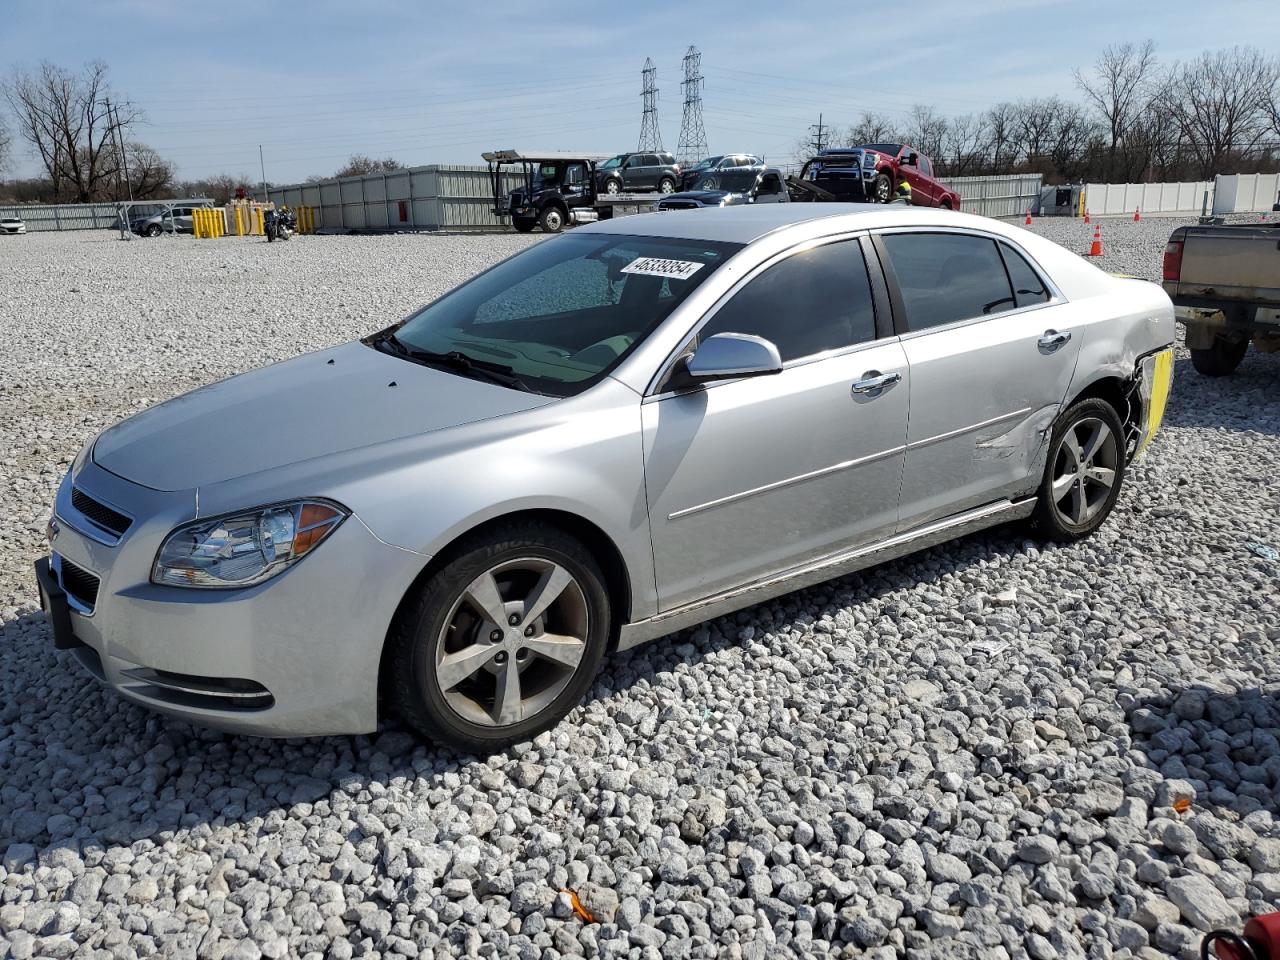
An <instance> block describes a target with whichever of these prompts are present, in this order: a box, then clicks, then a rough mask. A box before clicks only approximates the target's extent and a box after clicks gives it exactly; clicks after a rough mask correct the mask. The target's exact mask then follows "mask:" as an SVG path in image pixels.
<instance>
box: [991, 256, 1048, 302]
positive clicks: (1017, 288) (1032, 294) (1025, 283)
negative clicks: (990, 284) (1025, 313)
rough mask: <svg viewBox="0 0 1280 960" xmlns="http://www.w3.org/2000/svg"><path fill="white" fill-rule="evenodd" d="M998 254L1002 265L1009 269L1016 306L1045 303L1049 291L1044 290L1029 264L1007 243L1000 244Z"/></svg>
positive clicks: (1038, 277) (1038, 276)
mask: <svg viewBox="0 0 1280 960" xmlns="http://www.w3.org/2000/svg"><path fill="white" fill-rule="evenodd" d="M1000 253H1001V255H1002V256H1003V257H1004V265H1005V266H1006V267H1008V268H1009V279H1010V280H1012V281H1013V295H1014V297H1015V298H1016V299H1017V301H1018V306H1020V307H1029V306H1031V305H1032V304H1036V303H1045V302H1046V301H1047V300H1048V299H1049V291H1048V290H1047V289H1045V285H1044V281H1043V280H1041V279H1040V275H1039V274H1038V273H1036V272H1035V271H1034V270H1033V269H1031V264H1029V263H1027V261H1026V259H1025V258H1024V257H1023V256H1022V255H1021V254H1020V253H1018V252H1017V251H1016V250H1014V249H1013V247H1011V246H1009V245H1008V244H1007V243H1002V244H1000Z"/></svg>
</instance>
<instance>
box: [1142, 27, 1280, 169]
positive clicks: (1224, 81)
mask: <svg viewBox="0 0 1280 960" xmlns="http://www.w3.org/2000/svg"><path fill="white" fill-rule="evenodd" d="M1277 82H1280V65H1277V63H1276V61H1274V60H1271V59H1269V58H1267V57H1266V56H1264V55H1263V54H1262V52H1261V51H1260V50H1257V49H1254V48H1253V47H1232V48H1231V49H1229V50H1216V51H1213V52H1205V53H1202V54H1201V55H1200V56H1199V57H1198V58H1197V59H1195V60H1193V61H1191V62H1190V63H1187V64H1182V65H1179V66H1178V67H1177V68H1176V69H1175V71H1174V73H1173V76H1172V79H1171V81H1170V85H1169V94H1170V95H1169V97H1168V99H1167V103H1168V106H1169V109H1170V111H1171V113H1172V116H1173V118H1174V119H1175V120H1176V121H1177V123H1178V125H1179V127H1181V129H1182V133H1183V136H1184V138H1185V140H1186V144H1187V149H1188V150H1189V151H1190V154H1191V156H1192V157H1193V158H1194V160H1195V164H1196V167H1197V169H1198V173H1199V175H1200V176H1201V177H1204V178H1208V177H1211V176H1213V175H1214V174H1216V173H1229V172H1231V169H1230V167H1231V166H1233V163H1234V161H1238V160H1240V159H1242V157H1243V155H1246V154H1248V153H1250V152H1251V151H1253V150H1254V148H1255V147H1257V146H1258V145H1259V143H1260V141H1261V140H1262V138H1263V137H1264V136H1265V135H1266V134H1267V132H1268V130H1269V128H1270V126H1271V124H1270V118H1269V117H1268V116H1267V115H1266V112H1265V110H1264V104H1265V103H1266V101H1267V99H1268V98H1269V97H1270V96H1271V94H1272V92H1273V91H1274V89H1275V87H1276V84H1277Z"/></svg>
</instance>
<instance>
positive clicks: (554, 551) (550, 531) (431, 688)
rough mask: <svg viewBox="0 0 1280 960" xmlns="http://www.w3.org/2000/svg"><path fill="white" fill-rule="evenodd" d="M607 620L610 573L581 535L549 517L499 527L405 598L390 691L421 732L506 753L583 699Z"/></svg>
mask: <svg viewBox="0 0 1280 960" xmlns="http://www.w3.org/2000/svg"><path fill="white" fill-rule="evenodd" d="M610 617H611V612H610V608H609V597H608V593H607V591H606V589H605V579H604V575H603V574H602V573H601V572H600V568H599V566H598V565H597V563H596V561H595V559H594V558H593V557H592V556H591V554H590V553H589V552H588V551H587V549H586V548H585V547H584V546H582V544H581V543H579V542H578V541H577V540H575V539H574V538H572V537H570V536H569V535H567V534H565V533H563V532H562V531H560V530H558V529H557V528H555V527H551V526H547V525H545V524H541V523H533V522H528V523H520V522H517V523H512V524H508V525H504V526H501V527H497V528H494V529H492V530H490V531H487V532H483V533H480V534H478V535H476V536H474V537H472V538H471V539H470V540H468V541H466V542H464V543H463V544H462V545H461V546H460V547H459V549H458V551H457V552H456V554H455V556H454V558H453V559H452V560H451V561H450V562H449V563H448V564H447V565H446V566H445V567H443V568H442V569H441V570H439V571H438V572H437V573H436V574H435V575H434V576H433V577H431V579H430V580H428V581H427V582H426V583H424V584H422V585H421V586H420V587H419V588H418V589H417V591H416V593H414V594H413V595H411V596H410V597H409V598H408V599H407V600H406V601H405V603H404V604H403V605H402V607H401V610H400V611H399V613H397V615H396V620H395V623H394V624H393V626H392V630H391V635H390V637H389V639H388V643H389V648H388V652H387V663H386V666H385V670H386V681H387V691H388V693H389V696H390V698H391V700H392V703H393V705H394V706H395V709H396V711H397V712H398V713H399V714H400V716H401V717H403V718H404V720H405V722H406V723H408V724H409V725H410V726H412V727H413V728H414V729H415V730H417V731H418V732H419V733H421V734H422V735H423V736H426V737H430V738H431V739H433V740H438V741H441V742H444V743H447V744H449V745H451V746H453V747H456V748H459V749H462V750H470V751H475V752H479V753H484V752H489V751H493V750H499V749H502V748H503V747H505V746H507V745H509V744H512V743H515V742H518V741H520V740H526V739H528V738H530V737H533V736H536V735H537V734H538V733H540V732H542V731H543V730H546V729H548V728H549V727H552V726H554V725H555V724H556V723H558V722H559V721H560V720H561V719H562V718H563V717H564V715H565V714H566V713H568V712H569V711H570V710H571V709H573V707H574V706H575V705H577V703H578V702H579V701H580V700H581V699H582V696H583V694H585V693H586V691H587V688H588V687H589V686H590V684H591V681H592V679H593V678H594V677H595V675H596V671H597V670H598V669H599V666H600V661H601V658H602V657H603V656H604V651H605V646H606V645H607V643H608V639H609V632H610V629H611V622H610Z"/></svg>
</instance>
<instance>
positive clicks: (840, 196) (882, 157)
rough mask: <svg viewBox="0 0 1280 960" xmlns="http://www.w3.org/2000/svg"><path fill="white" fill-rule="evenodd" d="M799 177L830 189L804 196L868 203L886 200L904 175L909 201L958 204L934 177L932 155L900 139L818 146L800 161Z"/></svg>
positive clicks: (949, 206) (926, 204)
mask: <svg viewBox="0 0 1280 960" xmlns="http://www.w3.org/2000/svg"><path fill="white" fill-rule="evenodd" d="M799 179H800V182H801V184H811V185H813V186H815V187H818V188H819V189H820V190H821V191H825V192H826V193H827V194H830V195H831V196H819V197H816V198H815V197H809V198H808V199H821V200H826V199H833V200H846V201H847V200H853V201H856V202H867V203H889V202H891V201H892V200H893V199H894V197H895V196H896V195H897V188H898V184H899V183H900V182H902V181H904V180H905V181H906V182H907V183H909V184H911V202H912V203H913V204H915V205H916V206H918V207H944V208H946V209H948V210H959V209H960V195H959V194H958V193H956V192H955V191H954V190H950V189H948V188H947V187H945V186H943V185H942V184H941V183H939V182H938V181H937V179H936V178H935V177H934V173H933V161H932V160H930V159H929V158H928V157H926V156H925V155H924V154H922V153H920V152H919V151H918V150H916V148H915V147H912V146H908V145H907V144H905V143H869V144H866V145H864V146H860V147H834V148H832V149H830V150H823V151H822V152H821V153H819V154H818V155H817V156H815V157H814V158H813V159H811V160H810V161H809V162H808V163H806V164H805V165H804V167H803V169H801V171H800V178H799ZM792 199H799V198H798V197H793V198H792Z"/></svg>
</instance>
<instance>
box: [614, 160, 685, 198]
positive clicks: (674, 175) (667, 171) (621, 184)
mask: <svg viewBox="0 0 1280 960" xmlns="http://www.w3.org/2000/svg"><path fill="white" fill-rule="evenodd" d="M679 186H680V164H678V163H676V158H675V157H673V156H672V155H671V154H669V153H666V152H663V151H660V152H658V153H620V154H618V155H617V156H616V157H610V158H609V159H608V160H606V161H605V162H604V163H602V164H600V166H599V167H597V168H596V190H598V191H599V192H600V193H604V194H615V193H652V192H654V191H655V190H656V191H657V192H658V193H675V192H676V190H677V189H678V188H679Z"/></svg>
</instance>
